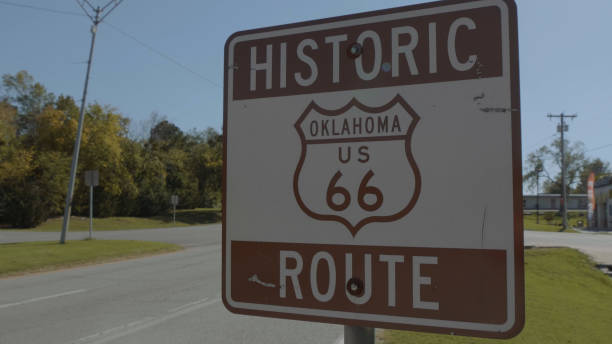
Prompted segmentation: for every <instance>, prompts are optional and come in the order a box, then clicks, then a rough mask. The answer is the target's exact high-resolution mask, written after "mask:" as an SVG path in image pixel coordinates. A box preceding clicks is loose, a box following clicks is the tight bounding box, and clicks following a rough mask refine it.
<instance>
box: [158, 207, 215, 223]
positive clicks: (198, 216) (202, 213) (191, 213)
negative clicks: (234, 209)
mask: <svg viewBox="0 0 612 344" xmlns="http://www.w3.org/2000/svg"><path fill="white" fill-rule="evenodd" d="M153 219H155V220H159V221H163V222H165V223H171V222H172V212H170V213H168V215H158V216H154V217H153ZM221 219H222V215H221V210H219V209H186V210H177V211H176V221H177V222H182V223H186V224H189V225H203V224H209V223H217V222H219V221H221Z"/></svg>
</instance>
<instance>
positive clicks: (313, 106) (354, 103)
mask: <svg viewBox="0 0 612 344" xmlns="http://www.w3.org/2000/svg"><path fill="white" fill-rule="evenodd" d="M396 104H399V105H400V106H402V107H403V108H404V110H406V112H407V113H408V114H409V115H410V116H411V117H412V121H411V123H410V126H409V127H408V130H407V131H406V133H405V134H404V135H402V136H403V138H402V139H403V140H404V143H405V144H404V147H405V152H406V159H407V160H408V163H409V164H410V166H411V168H412V171H413V173H414V179H415V180H414V183H415V185H414V192H413V194H412V197H411V198H410V201H409V202H408V204H407V205H406V206H405V207H404V208H403V209H402V210H401V211H399V212H397V213H395V214H392V215H388V216H368V217H365V218H364V219H362V220H360V221H359V222H358V223H356V224H355V225H353V224H351V223H350V222H349V221H348V220H347V219H345V218H344V217H342V216H339V215H331V214H320V213H317V212H315V211H313V210H311V209H310V208H308V206H307V205H306V204H305V203H304V201H303V200H302V197H301V196H300V193H299V187H298V182H299V177H300V172H301V171H302V167H303V164H304V161H305V159H306V153H307V146H308V144H307V142H306V141H307V140H306V135H305V134H304V132H303V131H302V127H301V125H302V122H303V121H304V120H305V119H306V117H307V116H308V114H309V113H310V112H311V111H313V110H314V111H317V112H318V113H320V114H323V115H325V116H330V117H333V116H339V115H342V114H344V113H345V112H347V111H348V110H349V109H351V108H352V107H356V108H358V109H360V110H362V111H364V112H366V113H371V114H378V113H381V112H384V111H386V110H388V109H390V108H392V107H393V106H395V105H396ZM419 120H420V117H419V115H418V114H417V113H416V112H415V111H414V109H412V107H411V106H410V105H409V104H408V103H407V102H406V101H405V100H404V99H403V98H402V97H401V96H400V95H399V94H398V95H396V96H395V97H394V98H393V99H392V100H391V101H389V102H388V103H387V104H385V105H383V106H380V107H369V106H367V105H364V104H362V103H361V102H359V100H357V99H356V98H352V99H351V101H350V102H348V104H346V105H345V106H343V107H341V108H339V109H335V110H329V109H325V108H323V107H321V106H319V105H318V104H317V103H315V102H314V101H311V102H310V104H308V106H307V107H306V109H305V110H304V112H303V113H302V115H301V116H300V117H299V118H298V120H297V122H296V123H295V125H294V127H295V129H296V131H297V132H298V135H299V136H300V140H301V144H302V152H301V155H300V160H299V162H298V165H297V167H296V169H295V173H294V175H293V194H294V196H295V199H296V201H297V203H298V205H299V206H300V208H301V209H302V211H304V213H306V214H307V215H308V216H310V217H312V218H314V219H317V220H321V221H337V222H340V223H342V224H343V225H345V226H346V228H347V229H348V230H349V232H350V233H351V234H352V235H353V237H355V236H356V235H357V232H358V231H359V230H360V229H361V228H363V227H364V226H365V225H367V224H369V223H372V222H393V221H397V220H399V219H400V218H402V217H404V216H406V215H407V214H408V213H409V212H410V211H411V210H412V209H413V208H414V206H415V205H416V202H417V200H418V198H419V195H420V193H421V173H420V171H419V168H418V166H417V164H416V161H415V160H414V157H413V155H412V149H411V139H412V133H413V132H414V129H415V127H416V125H417V123H418V122H419ZM375 140H376V138H370V137H365V138H347V139H339V140H337V141H336V142H355V141H375Z"/></svg>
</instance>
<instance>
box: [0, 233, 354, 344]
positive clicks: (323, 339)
mask: <svg viewBox="0 0 612 344" xmlns="http://www.w3.org/2000/svg"><path fill="white" fill-rule="evenodd" d="M81 236H86V233H78V232H76V233H70V235H69V237H68V238H69V239H76V238H80V237H81ZM96 237H97V238H100V239H139V240H152V241H166V242H173V243H177V244H181V245H184V246H187V247H188V248H187V249H186V250H184V251H181V252H177V253H171V254H165V255H159V256H154V257H148V258H142V259H133V260H127V261H122V262H116V263H109V264H103V265H95V266H88V267H82V268H76V269H67V270H62V271H55V272H48V273H41V274H34V275H29V276H23V277H13V278H5V279H0V343H1V344H11V343H20V344H21V343H28V344H35V343H45V344H54V343H70V344H102V343H114V344H119V343H122V344H132V343H133V344H135V343H147V344H148V343H151V344H156V343H160V344H161V343H163V344H166V343H198V344H200V343H325V344H334V343H336V342H337V341H339V340H341V339H342V336H341V335H342V329H343V328H342V327H341V326H338V325H328V324H319V323H309V322H301V321H290V320H279V319H267V318H260V317H247V316H240V315H235V314H232V313H230V312H228V311H227V310H226V309H225V307H224V306H223V303H222V302H221V295H220V293H221V291H220V289H221V271H220V270H221V261H220V260H221V246H220V238H221V230H220V226H219V225H211V226H202V227H187V228H175V229H159V230H131V231H120V232H119V231H117V232H100V233H96ZM58 238H59V235H58V233H26V232H13V231H11V232H7V231H1V232H0V242H15V241H23V240H57V239H58Z"/></svg>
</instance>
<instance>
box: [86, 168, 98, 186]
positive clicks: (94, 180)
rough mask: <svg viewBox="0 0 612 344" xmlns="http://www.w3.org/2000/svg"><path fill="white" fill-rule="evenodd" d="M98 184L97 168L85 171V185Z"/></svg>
mask: <svg viewBox="0 0 612 344" xmlns="http://www.w3.org/2000/svg"><path fill="white" fill-rule="evenodd" d="M99 184H100V172H99V171H98V170H90V171H85V185H86V186H98V185H99Z"/></svg>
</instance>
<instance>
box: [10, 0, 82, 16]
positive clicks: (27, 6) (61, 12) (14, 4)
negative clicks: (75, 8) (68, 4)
mask: <svg viewBox="0 0 612 344" xmlns="http://www.w3.org/2000/svg"><path fill="white" fill-rule="evenodd" d="M0 4H3V5H7V6H13V7H21V8H29V9H32V10H38V11H45V12H51V13H57V14H66V15H70V16H77V17H85V15H83V14H82V13H78V12H71V11H62V10H55V9H52V8H47V7H39V6H32V5H24V4H17V3H14V2H10V1H2V0H0Z"/></svg>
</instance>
